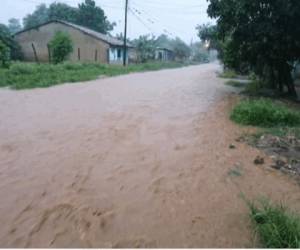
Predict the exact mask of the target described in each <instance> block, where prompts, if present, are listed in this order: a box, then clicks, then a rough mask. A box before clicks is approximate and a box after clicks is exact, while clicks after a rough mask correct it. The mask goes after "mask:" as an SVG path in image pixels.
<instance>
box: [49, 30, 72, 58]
mask: <svg viewBox="0 0 300 250" xmlns="http://www.w3.org/2000/svg"><path fill="white" fill-rule="evenodd" d="M49 45H50V49H51V57H52V58H51V60H52V61H53V62H54V63H55V64H57V63H62V62H63V61H65V60H66V59H67V58H68V56H69V55H70V54H71V53H72V52H73V42H72V40H71V37H70V36H69V35H68V34H67V33H63V32H60V31H59V32H56V34H55V35H54V38H53V39H52V40H51V41H50V44H49Z"/></svg>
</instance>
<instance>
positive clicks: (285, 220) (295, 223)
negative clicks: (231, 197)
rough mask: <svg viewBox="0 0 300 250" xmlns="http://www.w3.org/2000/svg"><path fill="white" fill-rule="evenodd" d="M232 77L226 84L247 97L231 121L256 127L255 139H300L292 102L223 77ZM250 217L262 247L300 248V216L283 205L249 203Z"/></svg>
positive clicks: (299, 119) (299, 118)
mask: <svg viewBox="0 0 300 250" xmlns="http://www.w3.org/2000/svg"><path fill="white" fill-rule="evenodd" d="M220 76H221V77H223V78H230V79H231V80H228V81H227V82H226V83H225V84H226V85H230V86H232V87H238V88H241V87H244V93H246V94H247V95H248V96H252V97H247V98H243V99H242V100H241V101H240V102H239V103H238V104H237V105H236V106H235V107H234V108H233V110H232V111H231V114H230V118H231V119H232V120H233V121H234V122H236V123H238V124H241V125H245V126H248V125H250V126H256V127H258V128H259V129H258V132H257V133H256V134H254V135H251V136H252V137H254V138H256V139H258V138H260V137H261V136H263V135H266V134H270V135H272V136H277V137H279V138H286V137H290V138H297V139H300V112H299V109H297V108H295V107H293V105H291V103H289V104H286V103H284V102H282V101H279V100H275V99H271V98H262V97H259V96H260V95H261V84H260V82H259V81H258V80H256V79H251V77H250V79H251V80H252V81H250V82H249V83H248V84H245V83H243V82H240V81H239V79H236V78H237V76H236V74H235V73H234V72H225V73H223V74H222V75H220ZM248 204H249V208H250V214H249V215H250V218H251V220H252V222H253V224H254V228H255V232H256V233H257V234H258V239H259V241H260V244H261V247H264V248H300V217H299V215H296V214H295V213H292V212H290V211H289V210H288V209H287V208H285V207H284V206H282V205H276V204H271V203H270V202H266V201H262V202H261V203H260V204H258V205H255V204H254V203H248Z"/></svg>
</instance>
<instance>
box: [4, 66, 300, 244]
mask: <svg viewBox="0 0 300 250" xmlns="http://www.w3.org/2000/svg"><path fill="white" fill-rule="evenodd" d="M217 70H219V65H217V64H206V65H200V66H191V67H186V68H180V69H171V70H162V71H157V72H147V73H136V74H130V75H125V76H119V77H114V78H106V79H99V80H95V81H92V82H86V83H76V84H64V85H60V86H56V87H52V88H48V89H34V90H25V91H13V90H8V89H1V90H0V117H1V121H0V139H1V140H0V201H1V202H0V225H1V227H0V246H1V247H252V246H253V245H252V244H253V243H252V236H253V234H252V231H251V227H250V225H251V224H250V222H249V219H248V216H247V213H248V210H247V207H246V205H245V202H244V201H243V199H241V197H240V194H241V192H243V193H244V194H246V195H247V197H251V198H252V197H256V195H266V196H267V197H271V198H272V199H274V200H284V201H287V202H288V203H289V204H299V199H300V197H299V195H298V194H299V187H297V186H296V185H294V184H293V183H292V182H289V181H288V180H287V178H286V177H284V176H281V175H279V174H278V173H274V172H270V171H267V170H263V169H260V168H258V167H255V166H254V165H253V159H254V158H255V156H256V155H257V154H259V152H258V151H257V150H255V149H252V148H250V147H248V146H247V145H244V144H239V145H237V149H236V150H232V149H229V148H228V146H229V144H230V143H233V142H235V141H234V139H235V136H238V135H239V133H238V131H239V128H238V127H237V126H235V125H233V124H232V123H231V122H230V121H229V120H228V113H227V112H228V102H227V99H228V98H227V94H228V92H229V91H230V89H229V87H225V86H224V84H223V80H221V79H219V78H217V77H216V73H215V72H216V71H217ZM226 98H227V99H226ZM232 168H238V169H237V171H240V173H241V176H232V175H230V171H231V170H232ZM297 192H298V194H297Z"/></svg>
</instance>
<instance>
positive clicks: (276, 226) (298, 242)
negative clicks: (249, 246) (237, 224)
mask: <svg viewBox="0 0 300 250" xmlns="http://www.w3.org/2000/svg"><path fill="white" fill-rule="evenodd" d="M260 205H261V206H260V207H257V206H255V205H254V204H250V211H251V212H250V216H251V219H252V221H253V223H254V224H255V226H256V231H257V232H258V234H259V237H260V240H261V243H262V244H263V247H266V248H300V218H299V216H297V215H295V214H292V213H290V212H289V211H288V210H287V209H286V208H284V207H283V206H281V205H273V204H270V203H269V202H267V201H264V202H261V204H260Z"/></svg>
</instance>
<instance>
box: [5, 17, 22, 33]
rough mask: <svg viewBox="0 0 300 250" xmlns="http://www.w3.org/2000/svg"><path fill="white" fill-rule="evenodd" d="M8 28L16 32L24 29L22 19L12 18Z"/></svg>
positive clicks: (11, 31)
mask: <svg viewBox="0 0 300 250" xmlns="http://www.w3.org/2000/svg"><path fill="white" fill-rule="evenodd" d="M8 29H9V31H10V33H12V34H15V33H17V32H19V31H20V30H22V26H21V24H20V20H19V19H16V18H11V19H9V20H8Z"/></svg>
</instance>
